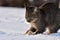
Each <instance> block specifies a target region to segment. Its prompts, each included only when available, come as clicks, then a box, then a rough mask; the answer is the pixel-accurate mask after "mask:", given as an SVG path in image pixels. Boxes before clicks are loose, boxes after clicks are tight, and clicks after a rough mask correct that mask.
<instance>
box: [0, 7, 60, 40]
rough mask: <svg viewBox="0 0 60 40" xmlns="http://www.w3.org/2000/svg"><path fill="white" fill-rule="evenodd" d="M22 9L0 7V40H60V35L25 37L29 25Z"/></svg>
mask: <svg viewBox="0 0 60 40" xmlns="http://www.w3.org/2000/svg"><path fill="white" fill-rule="evenodd" d="M24 17H25V9H24V8H10V7H9V8H8V7H0V40H60V33H59V32H58V33H55V34H51V35H43V34H37V35H25V34H24V33H25V31H26V30H27V29H28V28H29V25H28V24H26V21H25V18H24Z"/></svg>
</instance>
